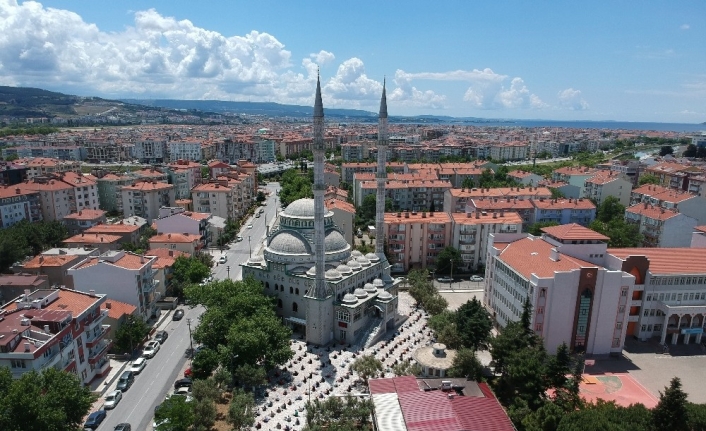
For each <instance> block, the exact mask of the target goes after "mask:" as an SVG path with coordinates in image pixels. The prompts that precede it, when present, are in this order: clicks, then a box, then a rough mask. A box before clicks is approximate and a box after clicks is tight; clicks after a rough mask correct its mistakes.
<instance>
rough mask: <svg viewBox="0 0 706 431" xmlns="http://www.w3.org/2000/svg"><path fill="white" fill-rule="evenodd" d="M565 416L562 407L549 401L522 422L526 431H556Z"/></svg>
mask: <svg viewBox="0 0 706 431" xmlns="http://www.w3.org/2000/svg"><path fill="white" fill-rule="evenodd" d="M564 414H565V412H564V410H563V409H562V408H561V407H559V406H558V405H556V404H555V403H553V402H549V401H548V402H545V403H544V404H543V405H542V407H540V408H538V409H537V410H536V411H534V412H532V413H530V414H529V415H527V416H525V417H524V419H523V420H522V426H523V427H524V429H525V431H556V429H557V428H558V427H559V422H560V421H561V418H562V417H563V416H564Z"/></svg>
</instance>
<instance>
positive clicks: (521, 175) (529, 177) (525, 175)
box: [507, 170, 544, 186]
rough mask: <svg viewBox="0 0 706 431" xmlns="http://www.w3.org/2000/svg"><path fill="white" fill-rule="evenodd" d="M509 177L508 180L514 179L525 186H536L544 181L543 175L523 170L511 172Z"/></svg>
mask: <svg viewBox="0 0 706 431" xmlns="http://www.w3.org/2000/svg"><path fill="white" fill-rule="evenodd" d="M507 176H508V178H510V179H513V180H515V181H517V182H518V183H520V184H522V185H524V186H536V185H538V184H539V182H540V181H542V180H543V179H544V177H542V176H541V175H537V174H533V173H532V172H527V171H523V170H517V171H512V172H509V173H508V174H507Z"/></svg>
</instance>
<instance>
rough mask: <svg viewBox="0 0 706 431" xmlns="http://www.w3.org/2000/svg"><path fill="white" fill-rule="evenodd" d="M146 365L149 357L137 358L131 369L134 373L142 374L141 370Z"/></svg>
mask: <svg viewBox="0 0 706 431" xmlns="http://www.w3.org/2000/svg"><path fill="white" fill-rule="evenodd" d="M145 365H147V359H145V358H137V359H135V360H134V361H133V362H132V365H130V371H132V373H133V374H140V371H142V369H143V368H145Z"/></svg>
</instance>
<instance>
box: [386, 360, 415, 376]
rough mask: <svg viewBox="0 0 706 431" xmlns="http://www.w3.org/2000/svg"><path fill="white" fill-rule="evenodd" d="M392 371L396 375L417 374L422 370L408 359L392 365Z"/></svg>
mask: <svg viewBox="0 0 706 431" xmlns="http://www.w3.org/2000/svg"><path fill="white" fill-rule="evenodd" d="M392 372H393V373H395V375H396V376H418V375H419V374H420V373H421V372H422V367H421V366H420V365H419V364H417V363H416V362H415V363H412V362H410V361H401V362H398V363H397V364H396V365H393V366H392Z"/></svg>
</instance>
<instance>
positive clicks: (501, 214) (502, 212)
mask: <svg viewBox="0 0 706 431" xmlns="http://www.w3.org/2000/svg"><path fill="white" fill-rule="evenodd" d="M500 217H505V210H504V209H501V210H500Z"/></svg>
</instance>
